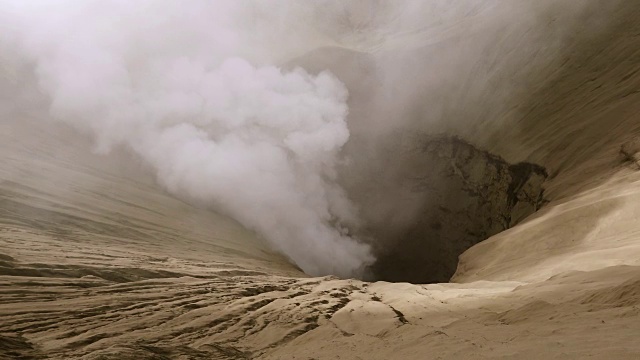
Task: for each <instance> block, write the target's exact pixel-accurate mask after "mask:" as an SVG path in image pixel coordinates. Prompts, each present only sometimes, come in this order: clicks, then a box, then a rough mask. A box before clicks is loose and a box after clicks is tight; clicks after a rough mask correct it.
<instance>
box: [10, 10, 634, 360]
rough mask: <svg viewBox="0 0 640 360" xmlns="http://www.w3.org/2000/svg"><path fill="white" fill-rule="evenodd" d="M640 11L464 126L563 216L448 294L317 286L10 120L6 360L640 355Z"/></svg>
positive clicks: (490, 256) (118, 163)
mask: <svg viewBox="0 0 640 360" xmlns="http://www.w3.org/2000/svg"><path fill="white" fill-rule="evenodd" d="M639 13H640V5H637V4H634V3H632V2H627V3H626V4H623V5H620V6H619V8H616V9H615V11H612V13H611V15H610V18H611V19H612V22H611V24H609V26H608V28H607V31H606V32H601V33H598V34H596V35H595V36H589V37H587V38H585V39H581V40H580V41H577V40H576V41H575V42H573V43H572V45H571V46H568V47H567V48H566V52H565V53H564V54H563V56H562V57H561V58H560V59H555V60H554V61H551V62H550V63H549V64H550V65H549V69H552V70H553V71H551V72H549V71H541V72H540V77H541V78H535V77H534V78H532V80H531V83H532V84H535V86H534V85H532V86H531V88H530V90H532V91H531V92H530V93H529V96H527V97H521V96H517V97H513V98H510V100H509V101H512V102H513V103H511V102H510V103H509V106H506V107H502V108H501V109H502V110H501V111H503V112H500V113H491V114H490V115H492V116H487V118H486V120H484V121H480V122H477V123H475V124H476V125H475V126H473V127H469V128H464V127H457V125H455V124H454V123H455V121H453V122H452V123H451V124H452V125H451V129H450V130H451V131H450V132H452V133H454V134H455V135H459V136H461V137H462V138H463V139H465V140H467V141H470V139H473V140H474V145H477V146H478V147H479V148H482V149H486V150H488V151H491V152H492V153H494V154H497V155H499V156H501V157H502V158H504V159H505V160H506V161H507V162H509V163H518V162H522V161H528V162H531V163H535V164H539V165H541V166H543V167H545V168H546V169H547V171H548V174H549V179H547V181H546V182H545V184H544V188H545V192H544V194H545V198H546V199H547V200H548V201H549V202H548V203H546V204H544V206H542V207H541V208H540V210H539V211H537V212H536V213H535V214H533V215H531V216H529V217H527V218H526V219H524V220H523V221H521V222H520V223H518V224H517V225H516V226H514V227H512V228H510V229H508V230H506V231H503V232H501V233H499V234H497V235H494V236H492V237H491V238H490V239H488V240H486V241H483V242H481V243H479V244H477V245H475V246H473V247H472V248H471V249H469V250H467V251H466V252H465V253H464V254H462V255H461V257H460V261H459V265H458V268H457V271H456V274H455V275H454V276H453V278H452V282H451V283H440V284H424V285H417V284H408V283H388V282H363V281H359V280H349V279H346V280H341V279H337V278H333V277H324V278H310V277H308V276H306V275H304V274H303V273H301V272H300V271H299V270H298V269H296V268H295V267H293V266H292V265H290V264H289V263H288V262H287V261H286V259H284V258H283V257H281V256H279V255H276V254H273V253H271V252H270V251H269V250H268V248H267V247H266V246H265V245H264V244H263V243H262V242H261V241H260V239H259V238H258V237H257V236H256V235H255V234H253V233H252V232H250V231H248V230H246V229H243V228H242V227H241V226H240V225H238V224H237V223H236V222H235V221H233V220H231V219H228V218H226V217H224V216H222V215H220V214H216V213H214V212H212V211H210V210H208V209H206V208H204V207H203V208H198V207H195V206H193V205H189V204H186V203H184V202H182V201H180V200H178V199H175V198H172V197H170V196H168V195H166V194H165V192H164V191H163V190H162V189H160V188H159V187H158V186H157V185H155V183H154V179H153V177H152V176H150V175H149V174H147V173H146V172H145V171H144V167H143V166H141V165H140V164H136V160H135V159H131V158H128V157H127V154H113V155H112V156H109V157H105V156H99V155H94V154H91V153H90V152H89V149H90V148H91V145H90V141H89V140H87V141H86V142H85V141H80V140H78V139H79V137H78V136H77V134H70V133H69V131H70V130H69V129H65V128H61V127H59V126H57V125H55V124H50V125H48V124H47V123H43V122H40V121H36V120H39V119H32V117H37V116H40V115H38V114H36V115H32V114H24V113H20V112H15V111H5V112H2V116H3V117H5V119H2V120H6V121H1V122H0V294H1V296H0V359H44V358H51V359H74V358H81V359H258V358H260V359H306V360H309V359H337V358H342V359H390V358H397V359H425V358H426V359H430V358H433V359H460V358H467V359H539V358H550V359H567V358H569V359H583V358H593V359H635V358H638V357H640V342H638V336H639V335H640V321H638V320H639V319H640V225H639V224H640V222H639V220H640V171H638V165H637V164H636V163H635V162H634V161H630V159H634V158H635V157H637V150H638V149H636V147H635V146H634V145H633V144H634V143H635V142H636V140H635V139H636V138H637V137H639V136H640V115H639V114H640V71H638V69H639V68H640V61H639V59H638V54H640V37H639V36H640V23H638V22H637V21H636V20H635V19H637V15H638V14H639ZM410 37H411V39H414V38H416V37H418V36H417V35H416V34H410ZM396 43H398V44H402V39H398V40H397V41H396ZM398 46H400V45H398ZM549 69H547V70H549ZM351 86H354V85H353V84H352V85H351ZM363 98H365V99H366V96H364V97H363ZM480 102H481V101H480ZM511 105H513V107H512V106H511ZM356 108H358V106H357V104H356ZM504 109H507V110H504ZM462 113H464V112H462ZM487 114H488V113H485V115H487ZM16 119H18V120H20V121H15V120H16ZM9 120H11V121H9ZM496 124H497V125H498V126H495V125H496ZM504 124H507V125H509V126H503V125H504ZM441 130H442V127H441V128H438V133H440V132H441ZM471 135H477V136H473V137H472V136H471ZM71 139H73V140H71ZM625 144H626V146H625V147H624V149H625V151H624V152H625V153H626V154H627V155H624V154H622V155H621V154H620V150H621V147H622V146H623V145H625ZM122 158H125V159H124V160H123V159H122Z"/></svg>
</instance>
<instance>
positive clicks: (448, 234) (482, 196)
mask: <svg viewBox="0 0 640 360" xmlns="http://www.w3.org/2000/svg"><path fill="white" fill-rule="evenodd" d="M411 152H412V156H413V157H417V158H421V159H422V160H420V162H413V166H414V167H413V169H411V171H410V172H406V171H403V172H402V174H403V175H401V176H402V177H403V178H404V179H403V183H404V187H405V188H406V189H407V191H410V192H412V193H413V194H415V196H417V197H418V198H421V199H422V201H423V205H422V209H421V210H420V212H419V216H417V217H415V219H417V220H416V221H415V222H414V223H412V224H410V225H409V226H407V227H406V229H405V230H404V231H402V232H399V233H396V234H394V235H393V236H394V237H395V239H392V240H391V242H390V243H392V244H393V245H391V246H389V247H386V248H381V249H380V252H379V256H378V262H377V263H376V264H375V265H374V266H373V272H374V274H375V276H376V277H377V278H379V279H382V280H389V281H409V282H445V281H448V280H449V278H450V277H451V276H452V275H453V273H454V272H455V269H456V266H457V262H458V255H460V254H461V253H462V252H464V251H465V250H467V249H468V248H470V247H471V246H473V245H475V244H477V243H478V242H480V241H482V240H485V239H487V238H488V237H490V236H492V235H495V234H497V233H499V232H501V231H503V230H505V229H508V228H510V227H512V226H513V225H515V224H517V223H518V222H519V221H521V220H522V219H524V218H525V217H526V216H528V215H530V214H531V213H533V212H535V211H536V210H537V209H538V208H539V207H540V206H541V204H542V203H543V201H544V199H543V192H544V189H543V188H542V184H543V183H544V181H545V180H546V178H547V173H546V171H545V169H544V168H543V167H541V166H538V165H535V164H531V163H519V164H513V165H512V164H509V163H507V162H506V161H504V160H503V159H502V158H500V157H498V156H495V155H493V154H490V153H488V152H486V151H483V150H480V149H478V148H476V147H474V146H473V145H471V144H469V143H467V142H465V141H464V140H462V139H459V138H456V137H447V136H440V137H428V138H426V139H424V138H423V139H422V140H421V141H420V142H418V145H417V146H416V147H415V148H414V150H413V151H411Z"/></svg>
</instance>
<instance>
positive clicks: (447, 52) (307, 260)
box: [0, 0, 616, 276]
mask: <svg viewBox="0 0 640 360" xmlns="http://www.w3.org/2000/svg"><path fill="white" fill-rule="evenodd" d="M606 3H607V4H609V5H607V4H604V3H603V2H601V1H597V0H576V1H571V2H569V1H565V2H558V1H554V0H540V1H535V2H532V1H526V0H522V1H513V2H511V1H509V2H507V1H498V0H483V1H463V0H457V1H456V0H433V1H427V0H424V1H423V0H394V1H391V0H388V1H385V0H309V1H298V0H255V1H251V0H215V1H213V0H212V1H207V0H190V1H178V0H135V1H129V0H110V1H103V0H83V1H74V0H58V1H55V0H29V1H24V0H15V1H10V0H7V1H2V2H0V30H1V31H0V49H2V52H0V55H6V54H7V53H8V50H7V49H11V51H15V52H16V53H17V54H18V55H17V56H18V57H20V58H23V59H26V60H27V61H29V62H30V63H32V64H33V66H34V68H35V73H36V75H37V79H38V82H39V87H40V89H41V90H42V91H43V92H44V93H45V94H46V95H47V96H48V97H49V98H50V101H51V103H50V115H51V117H52V118H54V119H56V120H58V121H60V122H63V123H66V124H68V125H71V126H73V127H74V128H76V129H77V130H79V131H82V132H85V133H87V134H89V135H90V136H92V137H93V138H94V139H95V150H96V151H98V152H102V153H108V152H109V151H110V150H111V149H113V148H114V147H124V148H126V149H128V150H129V151H131V152H133V153H135V154H137V156H138V157H139V158H141V159H142V160H143V161H144V162H145V163H147V164H149V165H150V166H151V167H152V168H153V169H154V171H155V173H156V174H157V179H158V182H159V183H161V184H162V185H163V186H164V187H165V188H166V189H167V190H168V191H170V192H171V193H172V194H174V195H176V196H180V197H182V198H186V199H188V200H190V201H192V202H197V203H199V204H205V205H206V206H211V207H214V208H215V209H216V210H218V211H222V212H225V213H227V214H228V215H230V216H232V217H233V218H235V219H237V220H238V221H240V222H241V223H242V224H244V225H245V226H247V227H248V228H251V229H253V230H255V231H256V232H257V233H259V234H260V235H261V236H263V237H264V238H265V239H266V240H268V242H269V243H270V244H271V245H272V246H273V247H274V248H276V249H277V250H279V251H281V252H282V253H284V254H286V255H288V256H289V257H290V258H291V259H292V260H293V261H294V262H295V263H296V264H298V265H299V266H300V267H301V268H302V269H303V270H304V271H306V272H308V273H310V274H314V275H319V274H338V275H343V276H362V275H363V272H364V270H365V269H366V267H367V265H370V264H371V263H372V262H373V261H374V258H373V256H372V250H371V249H370V247H369V245H374V247H375V248H376V254H379V253H380V249H381V248H384V246H380V245H381V244H382V245H384V243H385V242H386V241H389V242H392V243H394V244H395V242H394V241H396V240H398V241H400V240H401V237H402V236H404V233H405V232H406V230H407V228H409V227H411V226H413V225H412V224H415V223H417V222H419V221H420V220H421V219H423V217H424V211H425V206H424V205H425V202H426V201H427V200H425V199H426V198H425V196H426V195H427V194H426V192H425V193H423V194H422V195H421V196H417V195H416V194H415V192H414V191H413V190H412V189H411V188H410V187H405V188H403V187H402V186H401V184H402V182H403V180H404V179H405V178H406V177H411V176H412V175H411V174H412V171H413V168H414V166H413V165H412V163H410V162H409V161H407V160H406V159H405V157H404V155H403V154H402V153H401V152H400V151H389V149H391V150H394V149H396V148H398V147H399V144H401V143H402V141H403V140H402V138H401V137H400V136H396V135H395V132H396V131H397V130H401V131H406V130H408V131H409V132H416V133H418V132H431V133H441V132H448V133H453V134H457V135H461V136H463V137H466V138H470V139H473V140H474V142H475V143H477V144H479V145H482V146H484V147H486V148H488V150H492V151H496V152H497V153H499V154H500V155H503V156H505V155H508V154H527V153H529V151H528V149H526V146H525V145H524V144H523V145H519V142H518V141H513V140H511V141H508V142H506V144H511V145H510V146H512V147H511V148H508V150H509V151H501V150H504V149H505V147H502V148H501V143H500V141H496V139H500V138H502V137H513V136H517V135H518V134H519V126H522V124H521V123H520V121H521V119H522V118H523V113H526V112H527V110H526V109H525V108H524V107H522V104H526V103H527V99H529V98H531V97H532V94H535V92H536V91H540V89H542V87H541V85H542V84H543V82H544V81H552V79H553V76H556V75H553V74H554V73H556V68H557V66H559V64H560V63H561V62H562V61H564V60H563V59H564V57H563V56H561V55H562V54H563V53H567V52H570V49H571V47H572V46H576V45H575V44H577V43H579V41H578V40H580V38H581V37H588V34H589V33H591V32H596V31H597V30H596V29H598V28H600V27H601V26H603V24H602V22H600V20H602V19H604V17H603V16H602V15H601V14H602V13H604V12H605V10H607V9H608V8H610V7H612V6H614V5H610V4H613V3H616V1H611V2H606ZM605 5H606V6H605ZM585 23H588V24H589V29H585V28H584V27H583V26H582V25H581V24H585ZM576 29H577V30H576ZM576 34H578V35H576ZM6 56H8V55H6ZM18 62H20V60H18ZM296 64H297V65H299V66H302V67H304V68H306V69H309V71H311V70H313V71H316V72H314V73H308V72H306V71H305V70H302V69H299V68H298V69H296V68H295V66H294V65H296ZM0 65H2V64H0ZM279 66H282V68H281V67H279ZM283 68H285V69H292V70H283ZM327 68H330V69H331V70H332V71H333V73H335V74H337V75H339V76H340V79H341V80H342V81H344V82H345V83H346V85H347V86H349V90H350V96H349V97H348V95H349V94H348V91H347V89H346V87H345V85H343V84H342V83H341V82H340V81H339V80H338V79H337V78H336V77H335V76H334V75H332V74H331V73H329V72H327V71H324V70H325V69H327ZM347 100H349V106H350V110H351V114H350V118H349V124H348V125H349V127H347V123H346V120H347V119H346V118H347V114H348V109H347ZM349 131H351V134H350V132H349ZM498 135H499V136H498ZM394 136H395V137H394ZM349 139H351V140H352V141H350V142H349V143H348V144H347V141H348V140H349ZM345 144H347V146H345V147H344V150H343V146H344V145H345ZM385 144H386V145H385ZM513 144H515V145H513ZM514 146H515V147H516V149H515V150H514V148H513V147H514ZM520 147H522V148H521V149H520ZM341 150H343V151H342V152H341ZM516 150H518V151H516ZM345 155H346V156H347V157H348V161H342V158H341V157H342V156H345ZM509 160H510V161H514V162H515V161H522V160H525V158H524V156H521V155H518V156H515V155H514V156H513V158H509ZM344 164H348V166H342V165H344ZM338 173H339V174H338ZM338 184H342V187H341V186H340V185H338ZM343 188H344V189H347V190H348V192H349V194H348V195H349V196H347V195H346V194H345V191H344V190H343ZM350 200H351V201H353V202H354V204H352V203H351V202H350ZM361 223H364V225H363V224H361ZM385 232H386V233H388V234H387V235H383V234H382V233H385ZM363 234H364V235H363ZM358 235H360V236H361V237H365V236H366V237H367V241H368V244H369V245H365V244H364V243H362V242H361V241H359V240H358ZM385 236H386V238H385Z"/></svg>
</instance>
